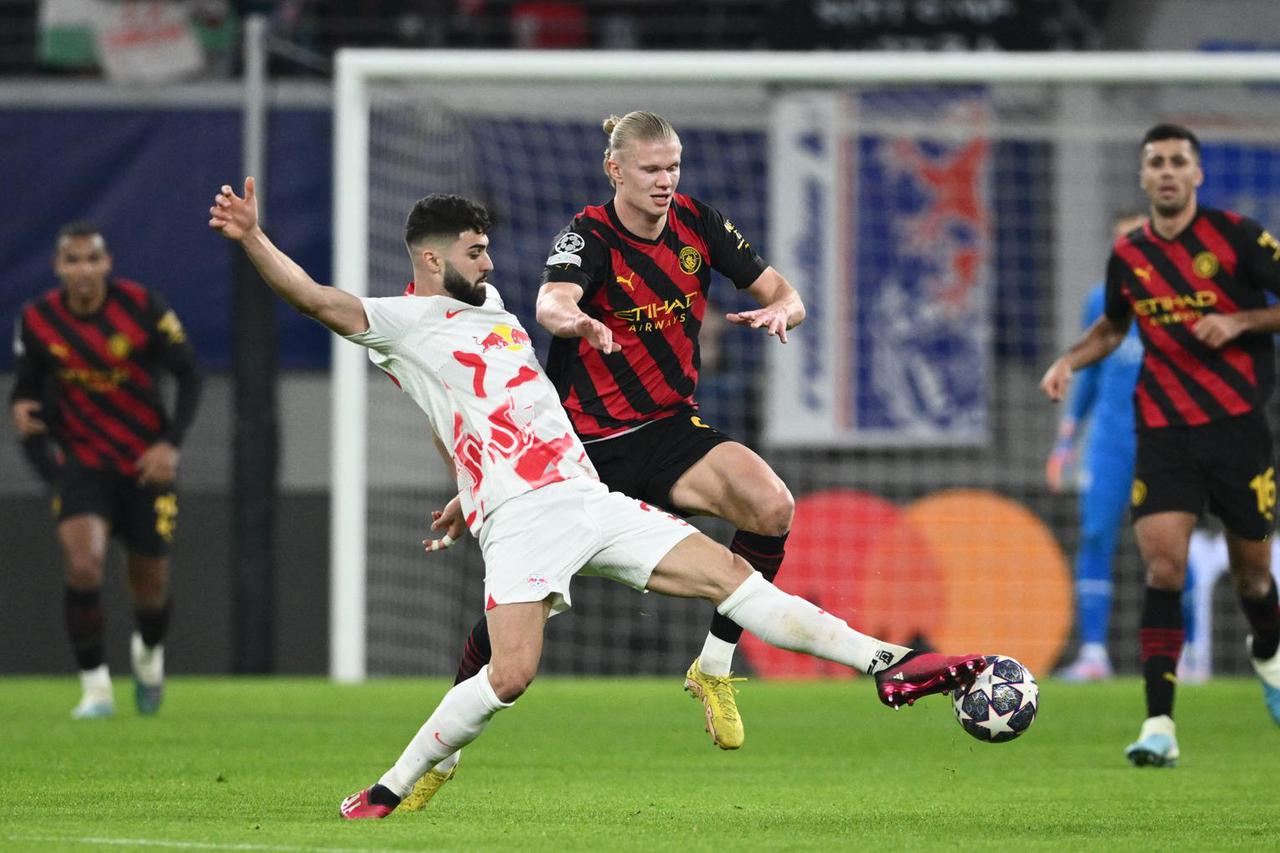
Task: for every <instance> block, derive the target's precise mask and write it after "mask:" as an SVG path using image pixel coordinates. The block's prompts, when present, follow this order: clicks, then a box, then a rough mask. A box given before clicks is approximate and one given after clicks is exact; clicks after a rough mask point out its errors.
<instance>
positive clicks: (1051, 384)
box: [1040, 358, 1074, 403]
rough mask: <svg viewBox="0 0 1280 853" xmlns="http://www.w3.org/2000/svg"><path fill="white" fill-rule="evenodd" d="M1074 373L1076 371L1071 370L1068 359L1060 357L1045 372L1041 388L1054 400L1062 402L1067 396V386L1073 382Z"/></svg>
mask: <svg viewBox="0 0 1280 853" xmlns="http://www.w3.org/2000/svg"><path fill="white" fill-rule="evenodd" d="M1073 374H1074V371H1072V370H1071V365H1070V364H1068V363H1067V360H1066V359H1065V358H1060V359H1058V360H1057V361H1055V362H1054V363H1053V364H1051V365H1049V369H1048V370H1046V371H1045V372H1044V378H1043V379H1041V380H1040V390H1041V391H1043V392H1044V393H1045V396H1046V397H1048V398H1049V399H1050V400H1052V401H1053V402H1055V403H1061V402H1062V398H1063V397H1065V396H1067V386H1068V385H1070V384H1071V377H1072V375H1073Z"/></svg>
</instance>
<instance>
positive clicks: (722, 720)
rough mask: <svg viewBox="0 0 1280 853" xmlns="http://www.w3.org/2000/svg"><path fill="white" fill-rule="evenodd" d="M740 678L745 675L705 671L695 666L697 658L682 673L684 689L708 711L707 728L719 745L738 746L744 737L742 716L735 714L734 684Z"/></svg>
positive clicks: (721, 746)
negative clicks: (717, 673) (735, 675)
mask: <svg viewBox="0 0 1280 853" xmlns="http://www.w3.org/2000/svg"><path fill="white" fill-rule="evenodd" d="M739 681H746V679H745V678H734V677H733V673H730V674H729V675H727V676H718V675H707V674H706V673H705V672H703V671H702V670H701V669H699V668H698V659H696V658H695V659H694V661H693V663H692V664H690V665H689V671H688V672H686V673H685V675H684V689H685V690H687V691H689V693H690V694H692V695H693V697H694V698H695V699H698V700H700V701H701V702H702V709H703V711H705V712H706V715H707V731H708V732H710V733H711V740H712V741H714V742H715V745H716V746H718V747H720V748H721V749H737V748H738V747H740V746H742V741H743V740H744V739H745V738H746V735H745V734H744V733H743V731H742V717H740V716H738V700H736V699H735V698H734V694H735V693H737V692H738V688H736V687H734V686H733V685H734V684H735V683H736V682H739Z"/></svg>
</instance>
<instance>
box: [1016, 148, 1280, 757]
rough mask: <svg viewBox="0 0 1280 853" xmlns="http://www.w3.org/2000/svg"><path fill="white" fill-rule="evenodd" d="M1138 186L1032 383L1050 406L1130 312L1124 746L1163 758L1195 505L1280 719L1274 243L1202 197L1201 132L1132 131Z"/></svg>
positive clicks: (1119, 335)
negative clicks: (1065, 331)
mask: <svg viewBox="0 0 1280 853" xmlns="http://www.w3.org/2000/svg"><path fill="white" fill-rule="evenodd" d="M1139 181H1140V184H1141V186H1142V189H1143V191H1144V192H1145V193H1146V194H1147V197H1148V199H1149V200H1150V202H1151V218H1150V221H1149V222H1148V223H1147V225H1145V226H1144V227H1143V228H1142V229H1140V230H1137V231H1132V232H1130V233H1129V234H1127V235H1125V236H1123V237H1121V238H1120V239H1119V240H1117V241H1116V243H1115V245H1114V247H1113V248H1112V251H1111V258H1110V260H1109V261H1108V264H1107V292H1106V306H1105V311H1104V313H1103V316H1102V317H1101V318H1099V320H1098V321H1097V322H1096V323H1094V324H1093V325H1092V326H1090V327H1089V329H1088V331H1086V332H1085V334H1084V335H1083V336H1082V337H1081V338H1080V340H1079V341H1077V342H1076V344H1075V345H1074V346H1072V347H1071V349H1069V350H1068V351H1067V353H1066V354H1065V355H1063V356H1062V357H1061V358H1059V359H1058V360H1057V361H1055V362H1054V363H1053V364H1052V365H1051V366H1050V367H1049V369H1048V371H1047V372H1046V373H1045V375H1044V379H1042V380H1041V383H1040V387H1041V388H1042V389H1043V390H1044V392H1045V394H1046V395H1048V397H1049V398H1050V399H1051V400H1053V401H1055V402H1057V401H1060V400H1062V398H1063V397H1064V396H1065V395H1066V392H1067V388H1068V385H1069V383H1070V381H1071V377H1072V375H1073V373H1074V372H1075V371H1076V370H1079V369H1081V368H1084V367H1087V366H1089V365H1091V364H1094V363H1096V362H1097V361H1099V360H1100V359H1102V358H1103V357H1105V356H1106V355H1108V354H1110V353H1111V352H1113V351H1114V350H1115V349H1116V348H1118V347H1119V346H1120V345H1121V343H1123V341H1124V339H1125V335H1126V333H1127V332H1128V329H1129V325H1130V323H1131V322H1132V321H1133V320H1134V318H1135V317H1136V318H1137V322H1138V332H1139V335H1140V336H1141V339H1142V345H1143V348H1144V351H1145V354H1144V356H1143V362H1142V370H1141V373H1140V374H1139V378H1138V385H1137V390H1136V392H1135V396H1134V402H1135V409H1136V413H1137V419H1138V420H1137V425H1138V450H1137V463H1136V477H1135V479H1134V481H1133V488H1132V494H1131V496H1130V504H1131V506H1132V515H1133V519H1134V533H1135V534H1136V537H1137V540H1138V549H1139V551H1140V552H1141V553H1142V559H1143V562H1144V563H1145V565H1146V581H1147V586H1146V595H1145V599H1144V602H1143V608H1142V623H1141V624H1142V628H1141V633H1140V637H1139V643H1140V647H1141V650H1142V674H1143V679H1144V682H1145V685H1146V704H1147V719H1146V720H1145V721H1144V722H1143V724H1142V729H1141V731H1140V732H1139V735H1138V740H1137V741H1135V742H1134V743H1132V744H1130V745H1129V747H1128V748H1127V749H1126V750H1125V754H1126V756H1127V757H1128V758H1129V761H1130V762H1131V763H1132V764H1134V765H1135V766H1144V765H1150V766H1156V767H1172V766H1174V765H1176V764H1177V761H1178V757H1179V750H1178V742H1177V738H1176V733H1175V727H1174V722H1173V697H1174V687H1175V685H1176V683H1177V677H1176V674H1175V673H1176V669H1177V663H1178V655H1179V652H1180V651H1181V649H1182V644H1183V621H1182V609H1181V602H1180V598H1181V593H1182V588H1183V584H1184V581H1185V575H1186V568H1187V547H1188V543H1189V541H1190V539H1191V533H1192V530H1193V529H1194V527H1195V524H1196V519H1197V518H1198V517H1199V515H1200V514H1201V513H1202V512H1203V511H1204V510H1205V508H1206V506H1207V507H1208V509H1209V511H1210V512H1212V513H1213V514H1215V515H1217V516H1218V517H1219V518H1220V519H1221V520H1222V523H1223V525H1224V526H1225V527H1226V530H1227V548H1228V551H1229V552H1230V555H1231V574H1232V577H1233V578H1234V580H1235V584H1236V590H1237V592H1238V594H1239V596H1240V604H1241V607H1242V609H1243V610H1244V613H1245V617H1246V618H1247V619H1248V621H1249V626H1250V628H1251V630H1252V635H1251V636H1250V637H1249V658H1250V662H1251V663H1252V664H1253V668H1254V671H1255V672H1257V674H1258V677H1259V679H1260V680H1261V682H1262V688H1263V697H1264V700H1265V702H1266V705H1267V708H1268V710H1269V712H1270V714H1271V716H1272V718H1273V719H1274V720H1275V721H1276V722H1277V723H1280V654H1277V648H1278V647H1280V603H1278V601H1277V597H1276V585H1275V583H1274V582H1273V581H1272V578H1271V571H1270V563H1271V543H1270V542H1269V541H1268V540H1269V538H1270V536H1271V534H1272V532H1273V531H1274V529H1275V507H1276V483H1275V463H1274V458H1273V455H1272V448H1271V433H1270V429H1269V428H1268V425H1267V421H1266V416H1265V414H1264V413H1263V404H1264V403H1265V402H1266V400H1267V397H1268V396H1269V395H1270V393H1271V390H1272V386H1273V385H1274V384H1275V347H1274V345H1273V343H1272V337H1271V334H1270V333H1272V332H1275V331H1278V330H1280V307H1274V306H1273V307H1268V305H1267V298H1266V294H1265V292H1266V291H1267V290H1270V291H1271V292H1272V293H1280V243H1277V241H1276V239H1275V238H1274V237H1272V236H1271V234H1269V233H1268V232H1267V231H1265V230H1264V229H1263V228H1262V226H1261V225H1259V224H1258V223H1257V222H1254V221H1253V220H1251V219H1248V218H1245V217H1243V216H1240V215H1239V214H1237V213H1233V212H1231V211H1224V210H1214V209H1211V208H1207V207H1201V206H1200V205H1199V204H1198V202H1197V188H1198V187H1199V186H1200V184H1201V183H1202V182H1203V181H1204V174H1203V172H1202V171H1201V167H1200V142H1199V140H1198V139H1196V137H1195V134H1193V133H1192V132H1191V131H1189V130H1187V129H1186V128H1184V127H1180V126H1178V125H1171V124H1160V125H1156V126H1155V127H1153V128H1151V130H1149V131H1148V132H1147V134H1146V136H1145V137H1144V138H1143V140H1142V155H1141V165H1140V168H1139Z"/></svg>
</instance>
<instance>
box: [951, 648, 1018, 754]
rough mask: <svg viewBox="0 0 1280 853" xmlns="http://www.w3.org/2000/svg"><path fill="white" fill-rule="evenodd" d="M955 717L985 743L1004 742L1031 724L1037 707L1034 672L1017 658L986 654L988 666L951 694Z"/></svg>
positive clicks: (1016, 735) (967, 730)
mask: <svg viewBox="0 0 1280 853" xmlns="http://www.w3.org/2000/svg"><path fill="white" fill-rule="evenodd" d="M951 700H952V703H953V705H954V706H955V711H956V719H957V720H959V721H960V725H961V726H963V727H964V730H965V731H966V732H968V733H969V734H971V735H973V736H974V737H976V738H977V739H978V740H983V741H987V742H988V743H1004V742H1005V741H1008V740H1013V739H1014V738H1016V737H1018V736H1019V735H1021V734H1022V733H1023V732H1025V731H1026V730H1027V729H1029V728H1031V723H1032V722H1034V721H1035V718H1036V712H1037V711H1038V710H1039V707H1040V687H1039V686H1038V685H1037V684H1036V679H1035V676H1034V675H1032V674H1031V670H1029V669H1027V668H1026V667H1025V666H1023V665H1022V664H1020V663H1018V661H1016V660H1014V659H1013V658H1011V657H1005V656H1004V655H987V668H986V669H984V670H983V671H982V672H980V673H979V674H978V677H977V678H976V679H974V682H973V684H971V685H969V686H968V687H967V688H966V687H960V688H957V689H956V690H955V691H953V692H952V694H951Z"/></svg>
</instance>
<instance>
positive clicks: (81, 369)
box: [11, 222, 201, 719]
mask: <svg viewBox="0 0 1280 853" xmlns="http://www.w3.org/2000/svg"><path fill="white" fill-rule="evenodd" d="M111 262H112V259H111V255H110V254H109V253H108V251H107V246H106V242H105V240H104V239H103V236H102V233H101V232H100V231H99V229H98V228H96V227H95V226H93V225H92V224H90V223H85V222H77V223H72V224H70V225H67V226H65V227H64V228H62V229H61V230H60V231H59V232H58V237H57V244H56V247H55V253H54V257H53V269H54V272H55V274H56V275H57V277H58V279H59V280H60V281H61V282H62V286H61V287H58V288H55V289H53V290H50V291H49V292H47V293H45V294H44V295H42V296H41V297H39V298H37V299H35V300H34V301H32V302H30V303H28V304H27V305H26V306H25V307H24V308H23V311H22V314H21V317H20V319H19V321H18V327H17V330H16V333H15V337H14V353H15V355H16V356H17V365H16V369H17V379H16V381H15V383H14V387H13V393H12V397H11V399H12V415H13V421H14V425H15V426H16V427H17V429H18V432H19V434H21V435H22V436H24V437H27V438H29V437H31V436H37V435H41V434H47V435H49V436H51V438H52V439H53V440H54V441H55V442H56V443H57V445H58V447H59V449H60V454H59V456H60V458H61V459H62V464H61V467H60V470H58V471H57V472H56V474H55V478H56V479H55V483H54V488H55V494H56V498H55V501H54V508H55V513H56V515H57V518H58V540H59V542H60V543H61V545H62V550H63V554H64V556H65V558H66V572H67V589H66V596H65V609H64V613H65V617H66V626H67V632H68V634H69V635H70V637H71V644H72V646H73V648H74V650H75V656H76V663H77V665H78V666H79V669H80V680H81V686H82V688H83V694H82V697H81V700H80V703H79V704H78V705H77V706H76V708H75V710H73V711H72V716H73V717H76V718H77V719H90V718H95V717H105V716H109V715H111V714H112V713H114V711H115V700H114V697H113V694H112V690H111V681H110V675H109V672H108V669H107V665H106V663H105V661H104V654H103V633H104V626H105V621H106V619H105V614H104V612H103V607H102V595H101V592H102V576H103V564H104V562H105V558H106V548H107V541H108V539H109V538H110V537H111V536H112V535H114V536H115V537H116V538H118V539H119V540H121V542H122V543H123V544H124V546H125V548H126V550H127V568H128V581H129V591H130V594H131V596H132V599H133V604H134V618H135V623H136V631H135V632H134V634H133V638H132V644H131V658H132V663H133V670H134V678H135V691H134V698H135V701H136V703H137V706H138V710H139V711H140V712H142V713H144V714H154V713H155V712H156V711H157V710H158V709H159V707H160V702H161V699H162V698H163V695H164V646H163V640H164V637H165V632H166V630H167V628H168V624H169V558H168V550H169V543H170V541H171V540H172V538H173V533H174V529H175V527H176V523H177V514H178V499H177V495H176V494H175V493H174V482H175V480H176V477H177V471H178V458H179V451H178V447H179V446H180V445H181V443H182V438H183V436H184V434H185V433H186V431H187V428H188V427H189V426H190V424H191V421H192V419H193V418H194V417H195V412H196V408H197V406H198V404H199V400H200V386H201V380H200V374H199V371H198V369H197V366H196V359H195V352H194V350H193V349H192V347H191V344H190V342H189V341H188V340H187V337H186V333H185V332H184V331H183V328H182V324H181V323H180V322H179V320H178V317H177V315H175V314H174V313H173V311H171V310H170V309H169V308H168V306H167V305H166V304H165V302H164V300H163V299H162V298H161V297H160V296H159V295H158V294H156V293H155V292H154V291H150V290H148V289H146V288H144V287H143V286H141V285H139V284H137V283H136V282H132V281H128V280H126V279H122V278H115V277H112V276H111ZM161 370H167V371H168V372H170V373H172V374H173V375H174V377H175V378H176V379H177V400H176V403H175V406H174V412H173V414H172V415H170V414H169V413H167V412H166V410H165V407H164V405H163V404H162V402H161V395H160V389H159V385H158V382H159V378H160V377H159V372H160V371H161ZM50 386H52V388H53V390H54V391H55V392H56V393H54V394H53V395H50V394H49V393H47V389H48V388H50ZM54 400H56V406H55V405H54V402H53V401H54Z"/></svg>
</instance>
